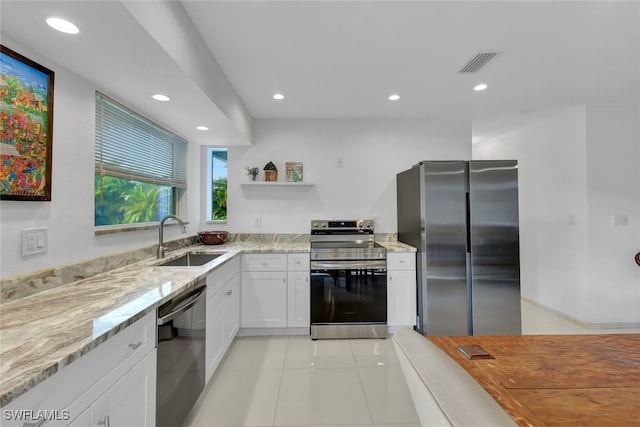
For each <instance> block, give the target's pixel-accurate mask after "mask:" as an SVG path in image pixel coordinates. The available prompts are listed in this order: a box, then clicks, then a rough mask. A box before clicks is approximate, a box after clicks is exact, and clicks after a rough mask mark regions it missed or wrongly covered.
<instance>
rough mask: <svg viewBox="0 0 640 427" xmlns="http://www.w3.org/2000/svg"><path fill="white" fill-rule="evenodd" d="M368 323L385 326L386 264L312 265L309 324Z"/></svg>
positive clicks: (381, 261) (338, 263)
mask: <svg viewBox="0 0 640 427" xmlns="http://www.w3.org/2000/svg"><path fill="white" fill-rule="evenodd" d="M369 323H377V324H386V323H387V263H386V261H385V260H375V261H372V260H366V261H312V262H311V324H312V325H327V324H369Z"/></svg>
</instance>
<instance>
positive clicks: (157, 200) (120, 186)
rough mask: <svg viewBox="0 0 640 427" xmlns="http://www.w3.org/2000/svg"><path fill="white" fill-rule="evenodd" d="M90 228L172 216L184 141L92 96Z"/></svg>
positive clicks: (182, 167)
mask: <svg viewBox="0 0 640 427" xmlns="http://www.w3.org/2000/svg"><path fill="white" fill-rule="evenodd" d="M95 137H96V145H95V165H96V173H95V187H94V188H95V225H96V226H104V225H121V224H136V223H145V222H154V221H159V220H160V219H161V218H162V217H163V216H165V215H167V214H176V211H177V205H178V196H179V191H181V190H182V189H184V188H185V187H186V178H185V175H186V152H187V142H186V141H185V140H184V139H182V138H180V137H178V136H176V135H174V134H173V133H171V132H169V131H167V130H165V129H163V128H162V127H160V126H158V125H157V124H155V123H153V122H151V121H150V120H147V119H146V118H144V117H142V116H140V115H139V114H137V113H135V112H134V111H131V110H130V109H128V108H127V107H125V106H123V105H121V104H119V103H117V102H116V101H114V100H112V99H110V98H108V97H107V96H105V95H103V94H101V93H100V92H96V135H95Z"/></svg>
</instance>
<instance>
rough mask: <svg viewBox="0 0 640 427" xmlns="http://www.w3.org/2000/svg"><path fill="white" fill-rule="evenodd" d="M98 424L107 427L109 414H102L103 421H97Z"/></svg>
mask: <svg viewBox="0 0 640 427" xmlns="http://www.w3.org/2000/svg"><path fill="white" fill-rule="evenodd" d="M98 425H99V426H104V427H109V415H105V416H104V420H103V421H98Z"/></svg>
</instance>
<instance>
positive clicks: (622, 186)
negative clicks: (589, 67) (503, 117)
mask: <svg viewBox="0 0 640 427" xmlns="http://www.w3.org/2000/svg"><path fill="white" fill-rule="evenodd" d="M637 114H638V113H637V108H636V107H592V106H581V107H576V108H574V109H571V110H569V111H566V112H564V113H561V114H559V115H557V116H555V117H552V118H549V119H546V120H544V121H541V122H539V123H536V124H534V125H532V126H529V127H526V128H523V129H521V130H518V131H516V132H513V133H510V134H507V135H504V136H502V137H500V138H496V139H494V140H491V141H488V142H485V143H480V144H477V145H475V146H474V147H473V157H474V158H477V159H492V158H496V159H497V158H515V159H517V160H518V161H519V178H520V188H519V190H520V191H519V194H520V227H521V236H520V238H521V242H520V245H521V276H522V295H523V296H524V297H526V298H529V299H531V300H533V301H536V302H538V303H540V304H542V305H544V306H547V307H549V308H551V309H554V310H557V311H559V312H561V313H564V314H566V315H568V316H571V317H573V318H576V319H579V320H581V321H583V322H586V323H594V324H598V325H594V326H607V325H609V326H613V325H610V324H615V323H624V324H628V323H634V322H640V312H638V310H637V307H638V306H640V288H639V287H638V283H640V269H638V268H637V267H635V265H632V263H633V254H634V253H635V251H637V250H640V247H638V246H639V244H640V239H639V238H638V236H639V235H640V221H639V220H640V203H639V193H638V188H640V186H639V183H640V179H639V178H638V173H639V172H638V170H639V169H640V162H639V161H638V159H639V156H638V150H640V147H639V143H638V121H637V117H638V116H637ZM612 212H617V213H625V214H628V218H629V225H628V226H627V227H612V226H611V215H612ZM634 248H635V249H634Z"/></svg>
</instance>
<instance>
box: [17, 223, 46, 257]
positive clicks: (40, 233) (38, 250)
mask: <svg viewBox="0 0 640 427" xmlns="http://www.w3.org/2000/svg"><path fill="white" fill-rule="evenodd" d="M48 231H49V229H48V228H25V229H24V230H22V232H21V240H22V245H21V254H22V256H28V255H35V254H43V253H46V252H47V249H48V247H49V236H48Z"/></svg>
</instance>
